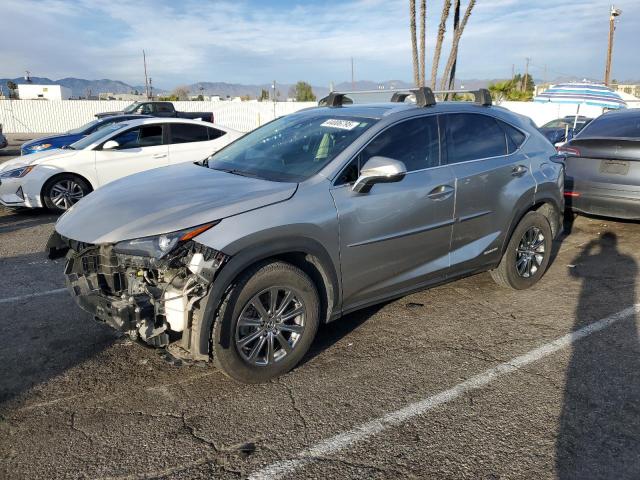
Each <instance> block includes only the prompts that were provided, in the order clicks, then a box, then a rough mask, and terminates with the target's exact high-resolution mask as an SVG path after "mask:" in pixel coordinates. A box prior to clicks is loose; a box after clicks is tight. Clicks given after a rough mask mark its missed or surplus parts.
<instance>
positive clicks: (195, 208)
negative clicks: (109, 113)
mask: <svg viewBox="0 0 640 480" xmlns="http://www.w3.org/2000/svg"><path fill="white" fill-rule="evenodd" d="M297 186H298V185H297V184H296V183H282V182H270V181H267V180H261V179H255V178H248V177H241V176H239V175H233V174H230V173H225V172H221V171H218V170H212V169H209V168H206V167H201V166H198V165H195V164H192V163H186V164H180V165H174V166H170V167H163V168H157V169H154V170H150V171H147V172H143V173H139V174H136V175H132V176H130V177H125V178H123V179H121V180H117V181H115V182H112V183H109V184H107V185H106V186H104V187H102V188H100V189H98V190H96V191H95V192H93V193H91V194H90V195H88V196H87V197H85V198H83V199H82V200H81V201H80V202H78V203H77V204H76V205H74V206H73V207H72V208H71V209H69V210H68V211H67V212H66V213H65V214H64V215H62V216H61V217H60V218H59V219H58V222H57V223H56V231H57V232H58V233H59V234H60V235H62V236H64V237H67V238H70V239H73V240H78V241H81V242H85V243H93V244H96V243H115V242H119V241H122V240H130V239H133V238H141V237H148V236H151V235H160V234H162V233H168V232H174V231H177V230H183V229H185V228H190V227H194V226H197V225H201V224H203V223H207V222H212V221H215V220H221V219H223V218H226V217H229V216H232V215H237V214H239V213H242V212H246V211H249V210H254V209H256V208H260V207H264V206H267V205H271V204H273V203H277V202H282V201H284V200H287V199H289V198H291V196H292V195H293V194H294V193H295V191H296V188H297Z"/></svg>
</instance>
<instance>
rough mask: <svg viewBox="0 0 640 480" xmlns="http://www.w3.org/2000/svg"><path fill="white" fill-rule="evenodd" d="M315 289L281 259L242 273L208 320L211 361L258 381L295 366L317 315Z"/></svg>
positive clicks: (248, 380) (234, 374)
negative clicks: (213, 315) (214, 317)
mask: <svg viewBox="0 0 640 480" xmlns="http://www.w3.org/2000/svg"><path fill="white" fill-rule="evenodd" d="M319 311H320V300H319V297H318V291H317V289H316V287H315V285H314V284H313V282H312V280H311V279H310V278H309V276H308V275H307V274H306V273H304V272H303V271H302V270H300V269H299V268H298V267H295V266H294V265H291V264H289V263H286V262H271V263H266V264H260V265H257V266H255V267H253V268H250V269H249V270H248V271H246V272H245V273H243V274H242V275H241V276H240V277H239V278H238V281H237V282H236V283H235V285H234V286H233V288H232V289H231V291H229V292H228V293H227V295H226V297H225V299H224V300H223V302H222V304H221V306H220V308H219V310H218V314H217V318H216V320H215V322H214V324H213V331H212V355H213V361H214V364H215V365H216V367H217V368H219V369H220V370H221V371H222V372H223V373H225V374H226V375H227V376H229V377H231V378H233V379H234V380H237V381H239V382H243V383H262V382H266V381H268V380H270V379H271V378H274V377H277V376H280V375H282V374H284V373H286V372H288V371H289V370H291V369H292V368H294V367H295V366H296V365H297V364H298V363H299V362H300V360H302V358H303V356H304V355H305V354H306V353H307V351H308V350H309V347H310V346H311V343H312V342H313V339H314V338H315V335H316V332H317V330H318V324H319V319H320V314H319Z"/></svg>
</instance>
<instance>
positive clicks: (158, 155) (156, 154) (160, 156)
mask: <svg viewBox="0 0 640 480" xmlns="http://www.w3.org/2000/svg"><path fill="white" fill-rule="evenodd" d="M166 156H167V154H166V153H154V154H153V158H166Z"/></svg>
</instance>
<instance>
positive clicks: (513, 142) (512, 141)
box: [498, 120, 527, 153]
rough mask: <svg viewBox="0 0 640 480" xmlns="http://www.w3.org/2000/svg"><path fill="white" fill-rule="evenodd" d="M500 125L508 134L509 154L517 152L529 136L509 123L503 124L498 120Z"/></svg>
mask: <svg viewBox="0 0 640 480" xmlns="http://www.w3.org/2000/svg"><path fill="white" fill-rule="evenodd" d="M498 123H499V124H500V126H501V127H502V129H503V130H504V133H506V135H507V149H508V150H509V152H508V153H513V152H515V151H516V150H518V149H519V148H520V147H521V146H522V144H523V143H524V141H525V139H526V138H527V136H526V135H525V134H524V133H522V132H521V131H520V130H518V129H517V128H515V127H512V126H511V125H509V124H508V123H504V122H501V121H500V120H498Z"/></svg>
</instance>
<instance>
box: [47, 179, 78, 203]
mask: <svg viewBox="0 0 640 480" xmlns="http://www.w3.org/2000/svg"><path fill="white" fill-rule="evenodd" d="M49 197H50V198H51V202H53V204H54V205H55V206H56V207H58V208H59V209H61V210H68V209H69V208H71V206H72V205H73V204H75V203H76V202H78V200H80V199H81V198H82V197H84V190H83V189H82V187H81V186H80V185H79V184H78V183H76V182H75V181H74V180H70V179H65V180H60V181H59V182H58V183H56V184H54V185H53V186H52V187H51V190H50V193H49Z"/></svg>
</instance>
